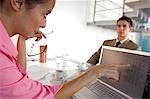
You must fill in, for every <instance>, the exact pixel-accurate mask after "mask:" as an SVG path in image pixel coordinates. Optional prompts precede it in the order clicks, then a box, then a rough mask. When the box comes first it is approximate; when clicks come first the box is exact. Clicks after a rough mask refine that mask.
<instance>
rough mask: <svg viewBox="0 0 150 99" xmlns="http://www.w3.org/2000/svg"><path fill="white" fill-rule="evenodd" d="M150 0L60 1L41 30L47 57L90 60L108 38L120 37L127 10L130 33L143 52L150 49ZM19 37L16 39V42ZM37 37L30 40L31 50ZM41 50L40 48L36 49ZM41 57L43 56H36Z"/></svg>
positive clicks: (41, 42)
mask: <svg viewBox="0 0 150 99" xmlns="http://www.w3.org/2000/svg"><path fill="white" fill-rule="evenodd" d="M149 5H150V0H56V5H55V7H54V9H53V11H52V13H51V14H50V15H48V16H47V26H46V27H45V28H44V29H40V30H41V31H42V32H43V33H44V34H47V33H51V32H52V31H53V33H51V34H48V35H46V36H47V39H42V40H41V41H40V42H39V43H38V44H36V45H41V44H47V45H48V49H47V57H48V58H51V57H55V56H62V55H64V54H65V55H66V54H67V55H69V56H70V57H71V58H73V59H75V60H78V61H81V62H86V61H87V59H88V58H89V57H90V56H91V55H92V54H93V53H94V52H95V51H97V50H98V49H99V47H100V46H101V44H102V43H103V41H104V40H106V39H112V38H115V37H116V36H117V33H116V32H115V25H116V20H117V19H118V18H119V17H121V16H122V15H123V13H124V14H125V15H126V16H128V17H131V18H132V19H133V21H134V31H133V32H131V33H130V34H129V37H130V39H132V40H133V41H135V42H136V43H137V44H138V45H139V46H140V49H141V50H142V51H146V52H150V46H149V44H150V6H149ZM16 38H17V36H15V37H13V38H12V40H13V42H14V43H15V44H16V40H17V39H16ZM32 43H34V40H33V39H31V40H27V42H26V44H27V50H29V49H30V47H31V45H32ZM35 49H36V51H37V52H38V50H39V48H38V47H37V48H35ZM35 58H39V55H37V56H35Z"/></svg>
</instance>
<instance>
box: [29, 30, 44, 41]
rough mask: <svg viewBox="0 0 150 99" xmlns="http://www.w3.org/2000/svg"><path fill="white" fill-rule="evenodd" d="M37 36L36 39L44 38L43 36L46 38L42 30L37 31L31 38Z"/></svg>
mask: <svg viewBox="0 0 150 99" xmlns="http://www.w3.org/2000/svg"><path fill="white" fill-rule="evenodd" d="M34 37H36V39H35V41H39V40H40V39H42V37H44V38H46V36H45V35H44V34H43V33H42V32H41V31H38V32H37V33H35V34H34V35H33V36H32V37H31V38H34Z"/></svg>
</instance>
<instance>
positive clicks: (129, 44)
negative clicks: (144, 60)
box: [87, 16, 138, 65]
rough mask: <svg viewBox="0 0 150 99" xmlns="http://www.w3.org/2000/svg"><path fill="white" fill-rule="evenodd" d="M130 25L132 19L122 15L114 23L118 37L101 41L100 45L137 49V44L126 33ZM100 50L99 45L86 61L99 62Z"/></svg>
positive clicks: (130, 28) (129, 29)
mask: <svg viewBox="0 0 150 99" xmlns="http://www.w3.org/2000/svg"><path fill="white" fill-rule="evenodd" d="M132 27H133V23H132V20H131V19H130V18H128V17H126V16H122V17H121V18H119V19H118V20H117V25H116V31H117V33H118V37H117V38H116V39H112V40H106V41H104V42H103V44H102V45H105V46H112V47H119V48H126V49H131V50H136V49H138V45H137V44H136V43H134V42H133V41H132V40H130V39H129V38H128V33H129V32H131V31H132ZM100 52H101V47H100V48H99V50H98V51H97V52H95V53H94V54H93V55H92V56H91V57H90V59H89V60H88V61H87V63H90V64H93V65H95V64H97V63H99V58H100Z"/></svg>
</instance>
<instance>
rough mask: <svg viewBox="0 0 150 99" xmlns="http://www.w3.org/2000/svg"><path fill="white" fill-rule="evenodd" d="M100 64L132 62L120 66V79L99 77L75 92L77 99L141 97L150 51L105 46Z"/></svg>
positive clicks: (149, 60)
mask: <svg viewBox="0 0 150 99" xmlns="http://www.w3.org/2000/svg"><path fill="white" fill-rule="evenodd" d="M100 64H130V67H129V68H120V69H119V72H120V79H119V81H117V82H116V81H113V80H111V79H107V78H105V77H101V78H98V79H97V80H95V81H93V82H92V83H90V84H89V85H88V86H87V87H84V88H83V89H81V90H80V91H79V92H78V93H76V94H75V97H76V98H77V99H133V98H134V99H136V98H138V99H140V98H142V95H143V92H144V87H145V83H146V78H147V72H148V69H149V67H150V53H147V52H141V51H135V50H128V49H122V48H115V47H109V46H103V47H102V51H101V55H100Z"/></svg>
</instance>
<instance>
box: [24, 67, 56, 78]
mask: <svg viewBox="0 0 150 99" xmlns="http://www.w3.org/2000/svg"><path fill="white" fill-rule="evenodd" d="M54 72H55V70H54V69H51V68H48V67H43V66H36V65H33V66H30V67H29V68H28V69H27V74H28V75H29V78H32V79H33V80H40V79H43V78H44V77H45V76H47V75H51V76H52V75H53V74H54ZM49 79H50V78H49Z"/></svg>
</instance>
